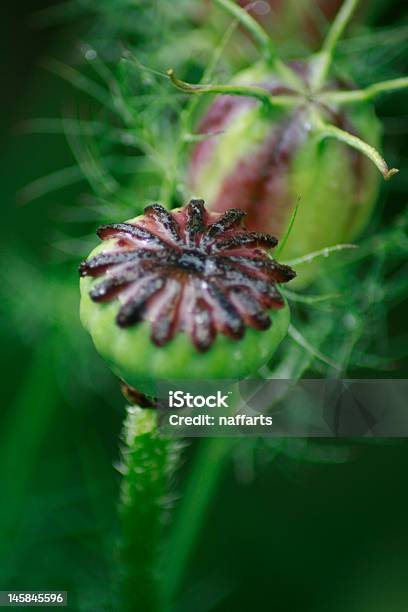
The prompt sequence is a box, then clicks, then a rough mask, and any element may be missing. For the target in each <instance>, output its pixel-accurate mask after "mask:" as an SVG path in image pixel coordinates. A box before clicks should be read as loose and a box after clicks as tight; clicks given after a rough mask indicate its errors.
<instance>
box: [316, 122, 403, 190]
mask: <svg viewBox="0 0 408 612" xmlns="http://www.w3.org/2000/svg"><path fill="white" fill-rule="evenodd" d="M318 138H319V140H324V139H325V138H335V139H336V140H339V141H340V142H344V143H345V144H347V145H349V146H350V147H352V148H353V149H356V150H357V151H360V153H363V155H365V156H366V157H368V159H371V161H372V162H373V163H374V164H375V165H376V166H377V168H378V170H379V171H380V172H381V174H382V175H383V177H384V179H385V180H386V181H388V180H389V179H390V178H391V177H393V176H394V175H395V174H397V172H399V170H398V169H397V168H389V167H388V165H387V163H386V161H385V159H384V158H383V157H381V155H380V154H379V152H378V151H377V150H376V149H374V147H372V146H371V145H369V144H368V143H366V142H364V141H363V140H361V138H358V137H357V136H354V135H353V134H350V133H349V132H346V131H345V130H341V129H340V128H338V127H336V126H334V125H329V124H326V123H323V122H320V124H319V131H318Z"/></svg>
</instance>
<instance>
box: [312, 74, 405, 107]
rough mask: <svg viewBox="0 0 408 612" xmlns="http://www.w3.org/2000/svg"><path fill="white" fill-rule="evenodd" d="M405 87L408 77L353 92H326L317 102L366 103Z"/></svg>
mask: <svg viewBox="0 0 408 612" xmlns="http://www.w3.org/2000/svg"><path fill="white" fill-rule="evenodd" d="M407 87H408V77H401V78H399V79H390V80H389V81H381V82H380V83H373V85H369V86H368V87H365V88H364V89H356V90H354V91H328V92H326V93H322V94H321V95H320V96H319V100H321V101H322V102H329V103H334V104H354V103H356V102H367V101H369V100H372V99H373V98H375V97H376V96H379V95H380V94H383V93H392V92H394V91H400V90H402V89H406V88H407Z"/></svg>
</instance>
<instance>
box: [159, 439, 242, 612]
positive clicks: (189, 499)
mask: <svg viewBox="0 0 408 612" xmlns="http://www.w3.org/2000/svg"><path fill="white" fill-rule="evenodd" d="M235 443H236V440H235V439H234V438H205V439H203V440H201V443H200V446H199V449H198V452H197V455H196V457H195V459H194V463H193V465H192V468H191V471H190V475H189V479H188V482H187V485H186V488H185V491H184V495H183V497H182V499H181V500H180V504H179V508H178V510H177V511H176V515H175V520H174V524H173V527H172V530H171V533H170V537H169V539H168V542H167V546H166V550H165V554H164V555H163V559H162V566H163V599H164V602H165V607H164V609H165V612H170V610H172V609H173V602H174V599H175V597H176V595H177V592H178V590H179V587H180V584H181V581H182V578H183V575H184V573H185V570H186V566H187V564H188V561H189V559H190V556H191V553H192V550H193V548H194V545H195V543H196V539H197V535H198V533H199V530H200V527H201V525H202V523H203V521H204V517H205V514H206V512H207V510H208V507H209V504H210V500H211V498H212V496H213V493H214V490H215V488H216V487H217V484H218V483H219V481H220V478H221V475H222V471H223V469H224V467H225V463H226V461H225V460H226V458H227V457H228V454H229V452H230V451H231V449H232V448H233V446H234V444H235Z"/></svg>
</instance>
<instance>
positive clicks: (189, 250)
mask: <svg viewBox="0 0 408 612" xmlns="http://www.w3.org/2000/svg"><path fill="white" fill-rule="evenodd" d="M244 217H245V213H244V212H242V211H240V210H238V209H233V210H229V211H228V212H226V213H224V214H219V213H210V212H208V211H207V210H206V209H205V207H204V202H203V201H202V200H192V201H191V202H190V204H188V206H186V207H184V208H182V209H178V210H174V211H171V212H169V211H167V210H166V209H164V208H163V207H162V206H160V205H158V204H154V205H152V206H148V207H147V208H146V209H145V214H144V215H142V216H140V217H136V218H134V219H130V220H129V221H126V222H124V223H115V224H111V225H105V226H102V227H101V228H99V230H98V235H99V237H100V238H101V239H102V240H103V243H102V244H101V245H99V246H98V247H97V248H96V249H94V251H92V253H91V254H90V256H89V258H88V259H87V260H85V261H84V262H83V263H82V264H81V266H80V275H81V320H82V323H83V325H84V326H85V328H86V329H87V330H88V331H89V333H90V334H91V336H92V339H93V341H94V344H95V346H96V348H97V350H98V351H99V352H100V354H101V355H102V356H103V357H104V358H105V359H106V360H107V361H108V363H109V364H110V366H111V367H112V369H113V370H114V372H115V373H116V374H117V375H118V376H119V377H120V378H122V379H123V380H124V381H125V382H126V383H128V384H129V385H131V386H132V387H135V388H136V389H137V390H138V391H140V392H142V393H144V394H146V395H149V396H153V395H154V393H155V387H156V382H157V379H167V380H174V379H204V380H206V379H218V378H223V379H239V378H242V377H244V376H246V375H248V374H249V373H251V372H256V370H257V369H258V368H259V367H260V366H261V365H263V364H264V363H265V362H266V361H267V360H268V358H269V357H270V356H271V355H272V354H273V352H274V351H275V349H276V347H277V345H278V344H279V342H280V341H281V340H282V338H283V337H284V336H285V334H286V332H287V328H288V324H289V310H288V306H287V305H286V303H285V301H284V299H283V298H282V296H281V294H280V292H279V289H278V286H277V285H278V284H279V283H286V282H288V281H289V280H290V279H291V278H293V277H294V276H295V273H294V272H293V270H292V269H291V268H289V267H288V266H284V265H282V264H279V263H278V262H276V261H275V260H273V259H272V258H271V257H270V256H269V253H268V250H269V249H271V248H273V247H274V246H275V245H276V244H277V240H276V239H275V238H274V237H273V236H271V235H270V234H267V233H260V232H250V231H248V230H247V229H246V227H245V226H244V225H243V219H244Z"/></svg>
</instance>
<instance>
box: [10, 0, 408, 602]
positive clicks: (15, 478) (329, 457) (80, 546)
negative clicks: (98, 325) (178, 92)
mask: <svg viewBox="0 0 408 612" xmlns="http://www.w3.org/2000/svg"><path fill="white" fill-rule="evenodd" d="M106 4H109V3H106ZM142 4H143V3H142ZM175 4H177V3H175ZM185 4H186V3H185V2H184V0H183V2H181V3H180V7H181V8H180V10H182V6H181V5H183V6H184V5H185ZM198 4H199V3H198V2H196V3H193V5H194V6H193V8H194V11H193V13H194V14H193V15H192V16H190V17H189V19H190V23H189V27H190V34H189V35H190V39H192V38H194V29H193V30H192V33H191V28H192V27H197V24H198V23H200V19H202V18H203V17H202V14H201V12H200V11H197V13H198V14H196V8H197V6H198ZM200 4H201V3H200ZM203 4H205V3H203ZM372 4H373V6H374V5H375V8H376V10H375V11H373V15H372V17H371V19H372V24H373V27H374V28H378V29H381V32H382V36H383V38H382V39H381V37H380V38H375V39H373V43H372V44H371V47H369V50H368V51H364V53H368V54H369V57H366V65H372V64H373V63H375V61H376V58H377V55H376V54H378V53H380V54H381V52H382V56H384V57H386V58H387V61H385V60H384V66H383V67H382V69H383V70H384V71H386V74H387V76H388V77H389V78H391V77H393V76H395V74H399V73H400V71H401V70H402V69H403V67H404V63H405V66H406V36H407V29H406V28H408V22H407V16H406V12H405V6H404V5H405V3H403V2H392V1H389V2H385V1H384V2H373V3H372ZM119 5H120V6H119ZM119 5H117V6H118V7H119V8H118V11H119V10H122V8H121V7H122V3H119ZM125 5H126V3H125ZM137 5H138V3H135V7H133V6H132V7H131V8H132V10H135V11H137V10H138V7H137ZM48 6H51V7H52V9H53V10H52V11H51V13H49V12H47V11H44V9H46V7H47V3H46V2H41V1H40V0H31V1H30V2H19V3H11V2H4V3H3V4H2V7H1V11H2V18H1V21H0V23H1V28H2V35H1V40H2V42H3V45H4V50H3V79H2V83H3V85H2V96H1V111H2V112H1V121H2V147H1V156H2V164H1V168H2V170H1V176H2V221H1V226H2V239H1V245H2V257H1V260H0V278H1V284H0V286H1V290H2V297H1V301H0V331H1V347H2V350H1V351H0V360H1V372H2V393H1V414H0V425H1V429H0V474H1V480H0V484H1V489H0V589H15V590H18V589H20V590H23V589H24V590H30V589H32V590H40V589H48V590H51V589H61V590H67V591H68V592H69V602H70V603H69V609H72V610H93V611H98V610H110V609H112V608H111V607H110V604H109V601H110V588H111V572H112V558H113V555H114V552H113V551H114V542H115V538H116V534H117V530H118V527H117V522H116V503H117V502H116V500H117V496H118V489H119V481H120V478H119V474H118V473H117V471H116V470H115V468H114V466H115V464H116V463H117V462H118V459H119V456H118V440H119V436H120V430H121V423H122V419H123V416H124V400H123V398H122V396H121V394H120V392H119V390H118V387H117V383H116V381H115V380H114V377H113V375H111V374H110V372H109V371H108V369H107V368H106V366H105V365H104V364H103V363H102V361H101V360H100V359H99V358H98V356H97V354H96V353H95V351H94V350H93V347H92V346H91V342H90V340H89V338H88V337H87V335H86V334H85V332H83V330H82V329H81V327H80V324H79V319H78V290H77V282H78V279H77V270H76V267H77V264H78V263H79V261H80V260H81V259H82V258H83V257H84V256H85V255H86V253H87V251H88V246H89V244H91V243H92V241H93V238H92V232H93V231H94V229H95V227H96V226H97V225H98V223H99V222H100V220H101V217H102V218H103V217H105V218H108V217H109V215H110V214H111V212H110V210H108V211H107V212H104V210H103V211H102V215H101V212H100V211H98V212H97V213H96V212H95V207H94V202H93V201H91V200H90V197H91V196H90V195H89V189H88V186H87V185H86V183H85V181H81V180H78V178H77V175H78V171H77V160H76V159H75V156H74V154H73V153H72V146H71V149H70V147H68V146H67V143H66V140H65V138H64V137H63V136H62V135H61V134H60V133H57V132H60V130H57V129H56V130H55V132H56V133H54V134H52V133H46V134H44V133H32V134H29V135H28V134H27V133H26V132H27V131H32V132H33V131H34V132H35V131H38V132H40V131H41V130H39V129H38V130H36V129H29V130H27V129H26V127H27V125H26V124H27V121H28V120H30V119H33V118H36V119H37V118H49V117H51V118H59V117H62V116H64V115H65V114H67V113H68V114H69V110H70V109H71V108H72V106H75V105H79V106H80V108H81V112H82V113H83V114H84V115H86V114H87V113H88V110H89V109H88V106H87V104H86V95H84V97H83V99H82V98H81V96H79V98H78V96H77V95H76V94H75V92H73V88H72V87H71V85H70V84H69V83H67V82H66V81H64V80H62V79H60V78H59V77H58V76H55V75H54V74H51V73H50V72H49V71H47V70H44V69H43V68H42V67H41V64H43V63H44V58H45V57H50V56H52V57H57V58H59V59H62V60H64V61H67V64H70V63H71V62H72V61H73V58H74V60H75V58H76V49H77V46H78V44H79V42H80V41H82V40H85V41H87V40H88V36H89V32H91V35H92V36H94V38H95V36H96V38H97V37H98V36H99V37H100V40H102V39H103V37H104V36H105V37H106V40H107V41H108V42H109V36H111V37H112V40H113V38H114V37H115V40H116V41H117V40H120V39H121V36H122V34H123V32H122V30H121V28H123V27H124V26H123V23H122V24H120V23H117V22H115V23H114V24H113V23H112V24H111V25H112V30H115V28H116V30H115V32H114V33H113V32H111V31H109V32H108V31H107V30H106V28H105V29H104V28H103V26H102V25H101V23H100V13H99V12H98V11H96V10H88V9H89V7H91V8H92V6H93V5H92V3H81V2H79V3H75V2H67V3H64V5H62V4H61V6H63V8H62V9H61V11H59V9H58V7H59V5H58V4H57V3H48ZM78 6H79V7H80V9H81V10H77V8H75V7H78ZM104 6H105V3H100V10H101V12H103V9H104ZM110 6H111V5H110ZM128 8H129V7H128V6H127V5H126V6H125V9H126V10H128ZM125 9H124V10H125ZM140 15H142V12H140ZM118 21H119V19H118ZM404 24H406V25H405V26H404ZM105 25H106V24H105ZM145 27H147V26H144V24H143V21H141V23H139V25H138V28H139V30H140V31H139V32H138V31H135V32H132V36H133V37H134V39H135V38H136V39H137V37H138V36H139V37H141V38H143V30H144V28H145ZM397 28H398V30H397ZM404 28H405V29H404ZM135 29H136V30H137V28H135ZM186 31H188V30H186ZM140 32H141V33H140ZM197 32H198V30H197ZM384 32H385V33H387V32H388V35H387V36H388V37H387V36H386V35H385V34H384ZM95 33H96V34H95ZM127 34H128V32H126V33H125V34H123V36H124V38H126V35H127ZM144 34H145V36H146V37H148V30H147V31H146V32H145V33H144ZM369 35H370V31H369V30H367V29H364V30H363V31H362V32H360V33H359V36H360V38H358V36H357V35H356V36H357V37H356V39H355V41H356V42H355V43H354V44H355V46H356V47H357V50H358V49H359V47H358V41H360V44H362V42H361V41H362V40H366V39H367V37H368V36H369ZM172 36H173V40H174V32H173V33H172V32H169V33H168V39H169V41H170V42H169V44H170V45H171V40H172ZM191 37H192V38H191ZM398 37H399V38H398ZM194 40H196V41H197V47H198V49H199V51H198V57H199V59H198V60H197V62H196V65H194V61H193V60H192V61H191V64H190V66H189V68H188V70H189V71H190V73H188V70H187V75H189V76H190V79H192V80H195V75H196V73H197V72H199V64H200V58H201V56H200V53H201V55H202V56H205V54H206V52H207V49H208V43H205V41H204V42H203V43H202V44H201V39H200V35H199V33H197V34H196V38H195V39H194ZM377 40H385V41H386V42H384V43H378V42H376V41H377ZM298 42H299V41H297V42H296V41H295V43H296V44H295V46H296V45H297V46H298V47H299V48H300V49H301V48H303V42H302V43H299V44H298ZM210 46H211V45H210ZM363 48H364V45H363ZM347 49H350V46H349V47H347V46H344V49H343V51H344V55H347V53H348V52H349V51H348V50H347ZM404 51H405V54H404V53H403V52H404ZM178 52H179V51H178ZM180 52H181V51H180ZM182 52H183V53H186V48H184V49H182ZM248 52H251V49H249V50H248ZM189 53H190V52H189V50H188V48H187V55H189ZM370 54H371V56H370ZM176 56H177V53H175V59H174V61H175V62H177V59H176ZM166 67H167V66H163V69H164V68H166ZM358 68H359V66H358V65H356V70H357V71H358ZM373 70H374V68H373ZM360 76H362V78H363V79H364V78H365V79H366V81H367V82H371V80H372V75H370V74H368V73H367V72H366V73H362V74H361V75H360ZM370 79H371V80H370ZM362 84H365V82H363V83H362ZM406 101H407V97H406V95H401V96H398V95H396V96H392V97H390V98H387V99H385V100H383V101H381V102H380V103H379V105H378V111H379V114H380V116H382V117H383V118H384V121H385V129H386V140H385V146H386V151H387V154H388V159H390V161H392V162H393V164H396V165H398V166H399V167H400V168H401V170H403V168H404V165H405V167H406V159H407V156H408V151H407V147H406V136H407V131H408V115H407V106H406ZM67 109H68V111H67ZM32 125H33V124H31V128H32ZM37 127H38V126H37ZM47 131H48V132H50V131H52V130H50V129H48V130H47ZM74 152H75V151H74ZM80 159H81V158H80ZM129 167H130V168H132V166H129ZM62 168H68V170H67V171H65V172H64V173H63V174H62V175H61V169H62ZM70 168H71V170H69V169H70ZM54 173H57V174H54ZM45 175H48V179H47V180H46V181H38V179H39V178H40V177H43V176H45ZM50 175H51V176H50ZM32 181H36V182H35V183H34V184H33V183H32ZM53 181H54V183H55V185H56V186H59V187H60V188H59V189H57V190H54V189H52V187H53V184H54V183H53ZM30 183H31V188H30V190H31V191H30V195H31V196H32V195H33V193H34V194H35V196H38V197H35V198H33V197H29V198H26V197H25V196H26V195H27V191H23V192H22V191H21V190H23V189H25V188H26V186H27V185H28V184H30ZM406 185H407V178H406V173H405V174H404V173H403V172H401V176H400V177H398V178H397V179H396V180H395V183H393V185H392V186H391V187H389V188H388V187H387V191H386V192H385V194H384V196H383V199H382V203H381V208H382V210H383V214H382V217H381V224H382V226H383V227H384V228H387V227H388V224H389V223H390V222H391V219H393V218H395V216H396V215H397V214H399V213H400V212H401V211H403V210H404V207H405V204H406ZM27 199H28V200H29V201H26V200H27ZM385 203H386V205H385ZM126 206H129V204H128V202H127V201H126V198H125V199H124V209H125V210H126ZM121 215H122V213H120V214H119V217H120V216H121ZM406 271H407V269H406V266H405V268H404V267H403V268H402V273H403V274H405V276H406ZM406 307H407V302H406V295H405V301H404V300H402V299H400V300H399V302H398V304H397V306H396V307H395V308H394V309H393V310H392V311H391V312H390V313H389V314H387V323H388V325H389V329H390V330H391V331H392V335H393V337H394V338H395V339H396V340H397V341H398V346H399V350H400V354H401V357H402V358H401V359H400V360H399V361H398V363H397V364H396V365H395V369H394V372H393V373H391V374H390V373H388V374H387V375H390V376H392V375H394V376H395V377H397V376H399V377H407V367H406V351H404V349H405V348H406V345H407V338H408V335H407V332H408V330H407V321H406ZM349 375H350V376H351V377H352V376H357V375H361V376H367V377H368V376H374V375H375V373H374V372H372V371H369V370H366V371H363V373H362V371H361V370H359V369H357V366H356V368H355V369H354V370H353V369H352V368H351V370H350V371H349ZM195 446H196V444H192V445H191V446H190V447H189V448H188V449H187V450H186V460H185V462H184V465H183V467H182V469H181V471H180V474H179V478H178V482H177V486H176V488H177V490H179V491H181V492H182V490H183V482H184V478H185V476H186V474H188V470H189V459H190V457H191V456H192V455H194V452H195ZM231 459H232V460H231V462H230V465H229V466H228V468H227V470H226V471H225V473H224V475H223V482H222V486H220V487H219V489H218V491H217V494H216V495H215V496H214V499H213V500H212V502H211V506H210V508H209V511H208V513H207V515H206V518H205V523H204V525H203V528H202V530H201V533H200V535H199V538H198V541H197V544H196V546H195V549H194V554H193V556H192V557H191V559H190V562H189V566H188V571H187V573H186V575H185V577H184V580H183V586H182V592H181V595H180V602H179V610H180V611H186V612H187V611H193V610H194V612H200V610H202V611H204V610H213V611H214V612H218V611H220V612H221V611H230V610H231V611H232V610H234V611H237V610H239V611H240V610H243V611H246V610H278V611H282V612H286V611H288V612H289V611H290V612H292V611H294V610H296V611H298V610H299V611H302V612H303V611H304V612H308V611H310V612H312V611H313V612H320V611H322V612H323V611H324V612H327V610H330V611H333V612H337V611H339V612H345V611H347V612H354V611H356V612H357V611H358V612H372V611H374V612H382V611H384V612H405V611H406V610H407V609H408V582H407V575H408V525H407V516H408V511H407V510H408V495H407V492H406V487H407V476H406V475H407V473H408V443H407V441H405V440H392V441H381V443H371V444H367V443H365V444H363V443H361V442H358V441H348V442H347V443H346V442H345V441H342V442H334V441H332V442H327V443H325V444H324V445H321V446H319V447H318V448H315V447H314V446H313V445H309V444H306V443H304V442H303V441H302V440H299V441H297V440H292V441H289V442H288V443H287V444H284V445H282V448H281V449H280V451H279V452H277V449H276V448H273V447H272V448H271V447H269V446H268V445H267V444H264V445H262V444H261V445H260V448H256V449H255V448H254V445H253V444H252V443H248V444H246V445H243V446H242V447H239V448H238V449H237V451H236V453H234V456H233V457H231ZM141 612H142V611H141Z"/></svg>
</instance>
